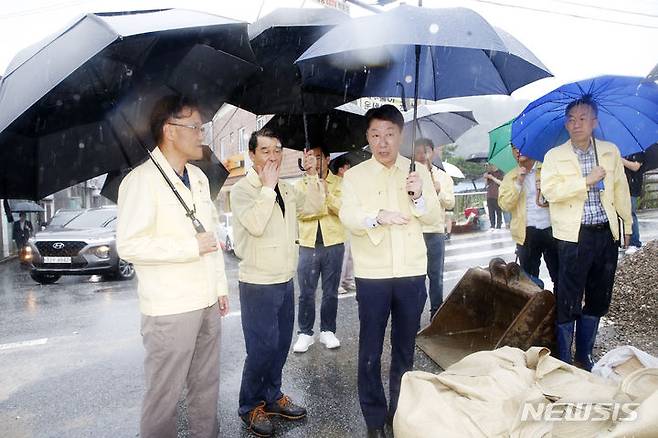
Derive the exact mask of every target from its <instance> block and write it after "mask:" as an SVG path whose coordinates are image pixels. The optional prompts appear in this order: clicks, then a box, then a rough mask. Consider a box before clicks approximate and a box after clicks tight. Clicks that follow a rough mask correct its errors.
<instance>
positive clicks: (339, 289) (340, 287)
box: [338, 286, 347, 295]
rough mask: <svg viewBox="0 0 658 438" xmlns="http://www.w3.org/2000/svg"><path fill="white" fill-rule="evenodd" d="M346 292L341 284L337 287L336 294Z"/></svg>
mask: <svg viewBox="0 0 658 438" xmlns="http://www.w3.org/2000/svg"><path fill="white" fill-rule="evenodd" d="M346 293H347V289H345V288H344V287H343V286H339V287H338V295H343V294H346Z"/></svg>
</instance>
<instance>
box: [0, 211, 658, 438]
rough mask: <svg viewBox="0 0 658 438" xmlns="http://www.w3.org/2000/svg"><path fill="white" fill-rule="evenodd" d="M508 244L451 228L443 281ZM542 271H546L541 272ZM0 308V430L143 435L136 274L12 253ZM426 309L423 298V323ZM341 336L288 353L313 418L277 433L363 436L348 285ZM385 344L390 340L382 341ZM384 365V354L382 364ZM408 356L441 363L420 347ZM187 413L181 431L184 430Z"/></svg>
mask: <svg viewBox="0 0 658 438" xmlns="http://www.w3.org/2000/svg"><path fill="white" fill-rule="evenodd" d="M641 218H642V219H641V220H642V222H641V231H642V235H643V240H649V239H652V238H653V239H655V238H658V211H653V212H647V213H645V214H643V215H642V216H641ZM513 251H514V244H513V242H512V241H511V238H510V236H509V232H508V231H501V232H496V233H489V232H481V233H477V234H471V235H461V236H453V239H452V240H451V241H450V242H449V243H448V245H447V248H446V265H445V276H444V278H445V292H446V293H448V292H449V291H450V290H451V289H452V288H453V287H454V285H455V284H456V282H457V281H458V279H459V278H460V277H461V275H462V274H463V272H464V271H465V270H466V269H467V268H468V267H470V266H476V265H486V264H487V263H488V260H489V259H490V258H492V257H495V256H502V257H503V258H505V259H506V260H508V261H511V260H513V259H514V255H513ZM226 268H227V274H228V280H229V285H230V286H231V291H230V300H231V313H230V314H229V316H228V317H226V318H225V319H224V321H223V326H222V348H221V367H222V376H221V388H220V405H219V412H220V421H221V436H226V437H242V436H245V437H246V436H250V435H249V434H247V433H246V432H245V431H244V430H243V428H242V426H241V422H240V420H239V418H238V416H237V400H238V392H239V385H240V376H241V372H242V365H243V361H244V355H245V352H244V341H243V337H242V329H241V326H240V313H239V311H240V309H239V302H238V296H237V260H236V259H235V258H234V257H232V256H227V257H226ZM542 277H544V279H546V272H545V271H543V274H542ZM319 295H320V294H318V300H319ZM428 304H429V303H428ZM318 306H319V304H318ZM0 308H1V309H2V313H1V314H0V437H3V438H4V437H12V438H13V437H57V438H61V437H67V438H78V437H91V436H93V437H108V438H109V437H112V438H114V437H135V436H138V435H139V434H138V432H139V412H140V403H141V397H142V393H143V373H142V360H143V350H142V345H141V338H140V336H139V320H140V316H139V311H138V302H137V293H136V283H135V281H130V282H114V281H107V282H105V281H99V282H93V281H90V278H89V277H63V278H62V279H60V280H59V281H58V282H57V283H56V284H54V285H48V286H40V285H38V284H36V283H34V282H33V281H32V280H31V279H30V277H29V275H28V272H27V271H26V270H23V269H21V268H20V266H19V265H18V263H17V262H16V261H15V260H14V261H10V262H7V263H2V264H0ZM428 316H429V314H428V311H427V309H426V311H425V312H424V313H423V319H422V325H425V324H427V321H428ZM318 323H319V321H316V325H317V324H318ZM337 336H338V337H339V339H340V340H341V343H342V346H341V347H340V348H339V349H337V350H333V351H329V350H326V349H325V348H324V346H322V345H321V344H320V343H319V342H317V341H316V344H315V345H313V346H312V347H311V348H310V350H309V351H308V352H307V353H305V354H301V355H300V354H294V353H290V356H289V358H288V362H287V364H286V367H285V368H284V376H283V389H284V391H285V392H286V393H287V394H289V395H290V396H291V397H292V398H293V400H295V401H296V402H298V403H300V404H302V405H305V406H307V407H308V410H309V417H308V418H307V419H306V420H304V421H301V422H285V421H278V420H276V423H275V424H276V427H277V434H276V436H285V437H359V436H365V425H364V422H363V419H362V416H361V412H360V408H359V404H358V398H357V393H356V367H357V365H356V359H357V348H358V316H357V305H356V301H355V299H354V296H353V294H348V295H344V296H341V298H340V300H339V308H338V333H337ZM293 342H294V340H293ZM389 350H390V346H386V347H385V350H384V351H385V352H387V351H389ZM388 365H389V362H388V354H385V355H384V357H383V368H384V370H387V369H388ZM415 367H416V369H420V370H425V371H429V372H437V371H440V369H439V368H438V367H437V366H436V365H435V364H434V363H433V362H432V361H431V360H430V359H428V358H427V356H425V355H424V353H422V352H421V351H419V350H417V352H416V364H415ZM386 381H387V379H385V380H384V382H385V385H386ZM183 409H184V407H183ZM182 418H183V419H182V421H181V423H180V425H179V426H180V427H179V437H187V436H188V435H187V433H186V428H185V426H186V425H185V419H184V415H183V416H182Z"/></svg>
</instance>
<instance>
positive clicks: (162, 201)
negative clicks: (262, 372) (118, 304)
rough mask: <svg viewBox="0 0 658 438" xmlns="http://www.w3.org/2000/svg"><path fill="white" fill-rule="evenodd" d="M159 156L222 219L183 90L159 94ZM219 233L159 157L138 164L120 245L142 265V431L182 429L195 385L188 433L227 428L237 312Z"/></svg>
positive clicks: (148, 434) (165, 433)
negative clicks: (226, 395) (223, 337)
mask: <svg viewBox="0 0 658 438" xmlns="http://www.w3.org/2000/svg"><path fill="white" fill-rule="evenodd" d="M151 133H152V135H153V139H154V140H155V143H156V145H157V147H156V148H155V149H154V150H153V152H152V154H153V157H154V159H155V160H156V161H157V163H158V164H159V165H160V167H161V168H162V169H163V170H164V172H165V174H166V175H167V176H168V178H169V180H170V181H171V182H172V183H173V185H174V187H175V188H176V190H177V191H178V193H179V194H180V196H181V197H182V198H183V200H184V201H185V203H186V204H187V205H188V206H189V207H190V208H191V209H192V210H194V211H195V213H196V217H197V219H199V220H200V222H201V223H202V225H203V226H204V227H205V228H206V229H208V230H214V229H216V228H217V225H218V222H219V220H218V215H217V211H216V209H215V206H214V205H213V203H212V201H211V198H210V188H209V185H208V179H207V178H206V176H205V174H204V173H203V172H202V171H201V170H200V169H199V168H197V167H195V166H193V165H191V164H189V163H188V161H190V160H198V159H200V158H201V157H202V154H203V149H202V141H203V135H202V134H203V127H202V120H201V115H200V113H199V110H198V107H197V105H196V104H195V103H194V102H192V101H190V100H187V99H185V98H182V97H180V96H168V97H165V98H163V99H161V100H160V101H158V102H157V103H156V105H155V107H154V110H153V112H152V115H151ZM217 248H218V246H217V241H216V239H215V235H214V233H210V232H206V233H197V232H196V231H195V228H194V227H193V225H192V223H191V221H190V220H189V218H188V217H187V216H186V212H185V210H184V208H183V207H182V206H181V204H180V203H179V201H178V200H177V199H176V197H175V195H174V193H173V191H172V190H171V189H170V187H169V186H168V185H167V184H166V182H165V181H164V178H163V177H162V175H161V174H160V172H159V171H158V169H157V168H156V166H155V164H154V163H153V162H152V161H150V160H148V161H146V162H145V163H144V164H142V165H140V166H138V167H137V168H135V169H134V170H133V171H132V172H130V173H129V174H128V175H127V176H126V177H125V178H124V180H123V181H122V183H121V186H120V188H119V200H118V225H117V250H118V252H119V255H120V256H121V258H123V259H125V260H128V261H129V262H131V263H132V264H133V265H134V266H135V271H136V272H137V278H138V282H139V283H138V294H139V303H140V311H141V313H142V323H141V333H142V342H143V344H144V349H145V350H146V355H145V359H144V374H145V378H146V394H145V395H144V401H143V404H142V418H141V422H140V436H141V437H144V438H163V437H164V438H167V437H171V438H174V437H176V436H177V427H176V410H177V407H178V401H179V399H180V397H181V395H182V392H183V388H184V387H187V396H186V400H187V417H188V420H189V425H190V435H191V436H194V437H206V438H211V437H212V438H214V437H216V436H217V434H218V432H219V425H218V420H217V411H218V406H217V403H218V397H219V337H220V316H225V315H226V314H227V313H228V311H229V306H228V286H227V282H226V274H225V272H224V259H223V255H222V252H221V251H218V250H217Z"/></svg>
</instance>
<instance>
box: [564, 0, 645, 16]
mask: <svg viewBox="0 0 658 438" xmlns="http://www.w3.org/2000/svg"><path fill="white" fill-rule="evenodd" d="M551 1H553V2H557V3H566V4H568V5H574V6H581V7H584V8H594V9H601V10H603V11H610V12H620V13H622V14H628V15H638V16H640V17H650V18H658V15H653V14H647V13H644V12H635V11H625V10H623V9H616V8H609V7H607V6H598V5H587V4H584V3H578V2H574V1H569V0H551Z"/></svg>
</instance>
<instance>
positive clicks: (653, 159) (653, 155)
mask: <svg viewBox="0 0 658 438" xmlns="http://www.w3.org/2000/svg"><path fill="white" fill-rule="evenodd" d="M653 169H658V143H654V144H652V145H651V146H649V147H648V148H647V150H646V151H644V163H642V168H641V170H642V172H648V171H650V170H653Z"/></svg>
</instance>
